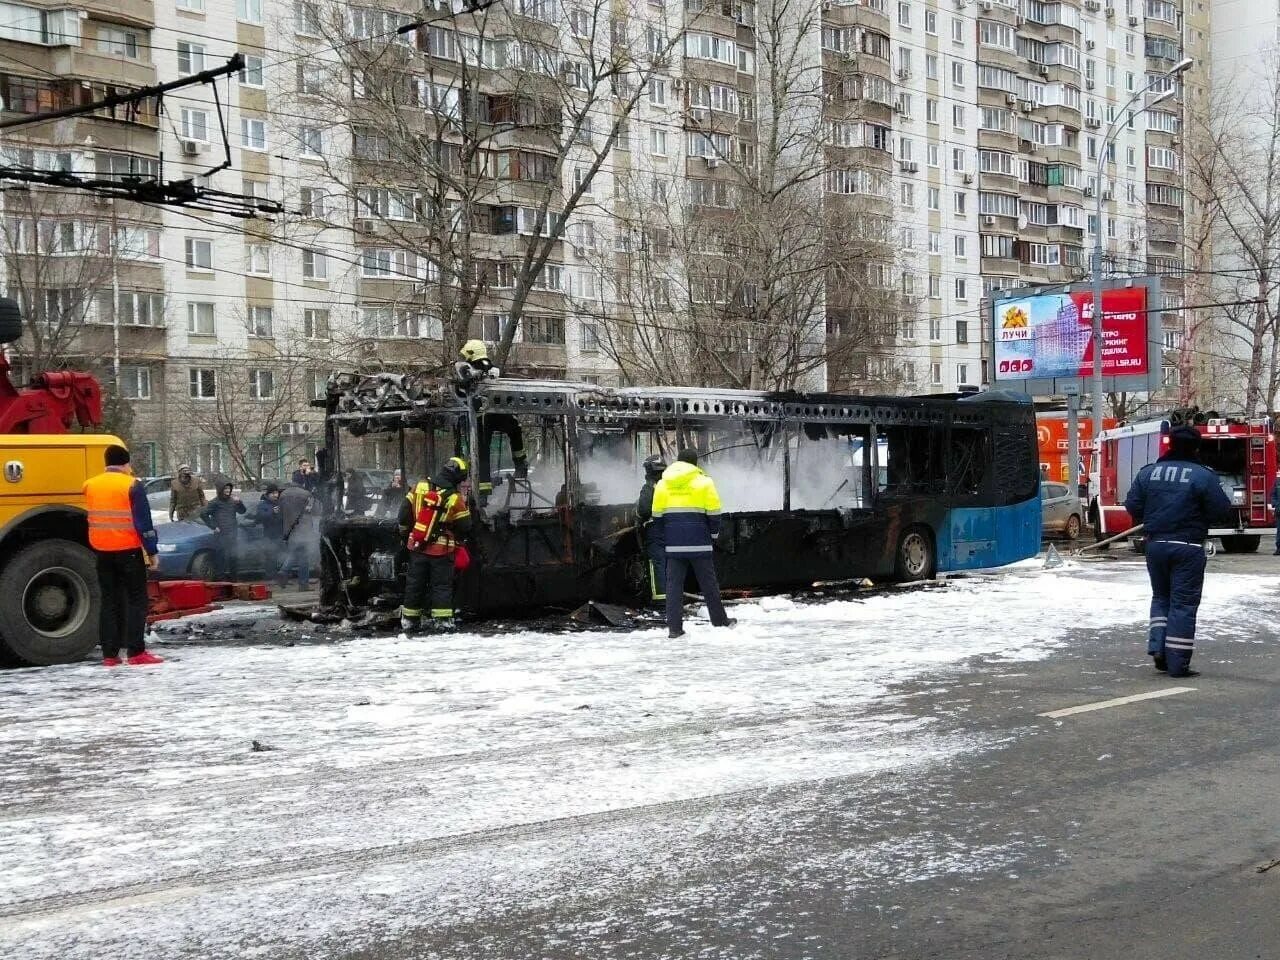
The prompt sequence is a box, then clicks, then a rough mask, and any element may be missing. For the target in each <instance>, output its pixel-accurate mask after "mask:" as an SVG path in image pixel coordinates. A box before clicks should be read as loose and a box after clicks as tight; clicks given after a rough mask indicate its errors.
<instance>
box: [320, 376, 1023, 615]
mask: <svg viewBox="0 0 1280 960" xmlns="http://www.w3.org/2000/svg"><path fill="white" fill-rule="evenodd" d="M325 402H326V412H327V416H326V431H325V439H326V450H327V454H328V455H327V456H326V458H325V460H326V467H325V469H326V471H327V476H328V479H329V482H328V484H327V485H326V489H328V490H329V491H330V497H329V503H330V507H331V513H330V516H329V517H328V518H327V519H326V521H325V524H324V544H325V549H324V550H323V551H322V598H321V600H322V604H323V605H325V606H328V607H330V608H335V609H339V610H342V611H346V612H355V611H357V610H359V609H361V608H365V607H373V608H375V609H376V608H383V609H389V608H391V607H393V606H394V605H396V604H398V603H399V598H400V594H401V591H402V590H403V581H404V564H405V559H406V558H405V551H404V549H403V546H402V544H403V535H402V534H401V532H400V531H399V530H398V528H397V525H396V521H395V507H394V505H392V512H391V515H390V516H383V517H380V518H375V517H367V516H343V515H342V514H341V513H340V512H339V511H337V510H334V509H332V508H334V507H336V505H337V504H340V503H341V495H342V488H341V476H342V468H343V444H342V440H343V435H344V434H345V435H350V436H353V437H362V436H368V435H375V436H378V435H380V436H383V437H388V438H394V442H393V449H395V448H398V451H399V457H400V460H401V465H402V468H403V469H404V470H405V474H404V475H405V478H406V482H407V483H412V482H413V481H414V480H416V479H417V478H419V477H421V476H423V475H427V474H430V473H431V472H432V471H434V470H435V469H437V468H438V466H439V464H440V462H441V461H443V460H444V459H445V458H447V457H448V456H450V455H453V454H461V455H463V456H466V457H468V458H469V460H470V461H471V462H472V464H473V474H474V477H473V483H472V485H471V493H470V499H471V507H472V512H473V515H474V517H475V519H476V523H475V526H474V534H473V543H472V547H473V549H472V556H473V564H472V566H471V568H470V569H469V570H468V571H466V572H465V573H464V574H462V575H461V576H460V579H459V583H458V590H457V593H456V597H457V603H458V607H459V609H460V610H462V611H463V612H465V613H470V614H496V613H502V612H528V611H530V610H534V609H539V608H548V607H571V606H575V605H577V604H579V603H581V602H584V601H586V600H588V599H595V600H609V601H613V602H622V603H635V602H639V601H642V600H643V599H644V596H645V593H644V592H645V589H646V586H647V577H646V575H645V561H644V548H643V543H642V539H641V533H640V530H639V528H638V527H637V525H636V517H635V500H636V496H637V495H638V493H639V490H640V486H641V484H642V483H643V471H642V468H641V461H642V460H643V459H644V457H645V456H647V455H649V454H650V453H661V454H663V455H665V456H666V457H667V458H668V460H669V459H671V458H673V457H674V456H675V451H676V449H677V448H678V447H681V446H686V445H693V446H697V447H699V448H700V449H701V450H702V451H703V452H704V459H703V466H704V468H705V469H706V470H707V471H708V472H709V473H710V474H711V475H712V477H713V478H715V479H716V480H717V482H718V483H719V484H720V485H721V499H722V500H723V501H724V509H725V513H724V516H723V532H722V534H721V536H720V538H719V542H718V544H717V547H716V566H717V569H718V571H719V575H720V580H721V585H722V587H723V588H725V589H729V590H732V589H735V588H751V589H778V590H782V589H795V588H802V587H805V586H808V585H810V584H812V583H813V582H815V581H823V580H843V579H849V578H856V577H871V578H873V579H888V578H895V579H899V580H919V579H925V578H928V577H931V576H933V575H934V574H935V573H936V572H937V571H939V570H960V569H970V568H977V567H988V566H997V565H1000V564H1003V563H1009V562H1012V561H1015V560H1019V559H1023V558H1025V557H1029V556H1034V555H1035V553H1036V552H1037V550H1038V549H1039V546H1040V501H1039V495H1038V484H1039V470H1038V456H1037V447H1036V433H1035V416H1034V411H1033V409H1032V407H1031V405H1030V404H1029V403H1026V402H1025V401H1020V400H1018V399H1017V398H1014V397H1012V396H1010V395H1007V394H995V393H984V394H975V395H969V396H946V397H905V398H904V397H857V396H840V395H834V394H796V393H785V394H784V393H776V394H772V393H755V392H747V391H733V390H715V389H691V388H657V387H654V388H618V389H612V388H607V387H600V386H596V385H593V384H587V383H568V382H562V381H531V380H502V379H491V380H485V379H480V380H475V381H471V382H469V383H463V382H460V381H457V380H453V379H447V380H446V379H419V378H414V377H407V376H394V375H388V374H380V375H375V376H358V375H346V374H344V375H339V376H335V377H334V378H333V379H332V380H331V382H330V385H329V391H328V396H327V399H326V401H325ZM522 421H523V422H522ZM414 431H422V434H421V437H420V438H418V439H417V440H416V441H415V442H414V443H413V444H412V445H410V444H407V443H406V436H407V435H408V434H410V433H412V432H414ZM495 440H496V445H497V447H498V449H497V451H496V454H497V455H496V458H495V456H494V453H495V451H494V445H495ZM504 445H505V446H506V447H507V449H508V454H507V456H509V450H510V447H511V446H512V445H514V446H515V447H516V448H517V449H518V448H519V447H521V446H525V445H529V446H530V447H531V448H532V449H531V450H530V454H531V461H530V470H531V472H530V475H529V476H528V477H527V478H523V477H520V476H516V475H515V474H516V473H517V472H519V471H515V470H512V469H510V468H504V467H503V463H502V461H503V456H504V454H503V450H502V448H503V446H504ZM735 450H738V451H745V452H744V453H740V454H733V453H732V452H731V451H735ZM731 473H732V474H733V475H734V477H735V478H736V479H737V480H738V481H740V482H739V483H738V488H739V495H738V496H735V494H734V491H733V490H726V489H725V481H726V480H727V479H729V476H728V475H729V474H731ZM815 474H817V475H819V481H820V482H819V483H818V484H817V486H818V487H819V489H818V491H817V493H814V492H813V490H812V489H811V488H812V487H813V486H814V484H813V483H809V484H807V485H806V481H808V480H812V478H813V477H814V476H815ZM739 475H740V476H739ZM619 476H621V480H620V481H619ZM600 478H604V479H600ZM489 480H493V481H494V487H493V490H492V491H491V492H490V491H489V490H488V489H487V486H488V484H487V483H485V481H489ZM597 480H600V482H597ZM743 481H744V482H743ZM619 482H620V483H621V485H622V487H621V490H619ZM557 483H558V484H559V488H558V489H555V490H554V493H553V489H554V488H555V487H556V485H557ZM482 484H483V485H484V486H485V487H486V489H485V490H483V491H482V490H481V485H482ZM605 488H609V489H605ZM827 489H830V490H831V493H830V495H828V496H826V497H825V498H824V497H823V496H822V495H821V494H822V491H823V490H827ZM748 501H750V502H748ZM743 507H746V509H743Z"/></svg>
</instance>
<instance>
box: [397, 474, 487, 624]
mask: <svg viewBox="0 0 1280 960" xmlns="http://www.w3.org/2000/svg"><path fill="white" fill-rule="evenodd" d="M466 479H467V462H466V461H465V460H463V459H462V458H461V457H450V458H449V460H448V462H447V463H445V465H444V467H443V468H442V469H441V470H440V472H439V474H438V475H437V477H436V478H434V479H433V478H431V477H428V478H427V479H425V480H421V481H419V482H418V483H417V484H415V485H414V487H413V489H412V490H410V491H409V493H408V494H407V495H406V496H405V499H404V503H402V504H401V506H400V516H399V524H400V530H401V531H402V532H403V533H404V534H405V535H406V538H407V540H406V546H407V547H408V548H409V569H408V571H407V573H406V574H405V584H404V603H403V605H402V606H401V607H400V629H401V630H403V631H404V632H405V633H406V634H408V633H412V632H413V631H415V630H417V629H419V627H420V626H421V624H422V611H423V606H424V604H425V603H426V602H427V599H428V596H429V597H430V600H431V618H430V622H431V627H432V629H433V630H437V631H446V630H453V629H455V627H456V624H455V622H454V618H453V569H454V560H455V556H456V554H457V552H458V547H459V542H458V541H459V538H461V537H465V536H466V535H467V533H468V532H470V530H471V513H470V511H469V510H468V509H467V498H466V496H465V495H464V494H463V493H462V491H461V490H460V489H459V488H460V487H461V485H462V482H463V481H464V480H466Z"/></svg>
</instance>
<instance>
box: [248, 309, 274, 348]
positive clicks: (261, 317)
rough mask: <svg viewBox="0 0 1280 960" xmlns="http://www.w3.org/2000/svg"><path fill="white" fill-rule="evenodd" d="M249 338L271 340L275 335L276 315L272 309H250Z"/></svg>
mask: <svg viewBox="0 0 1280 960" xmlns="http://www.w3.org/2000/svg"><path fill="white" fill-rule="evenodd" d="M248 319H249V322H248V328H249V336H251V337H257V338H258V339H259V340H270V339H271V337H272V336H273V335H274V334H273V331H274V326H275V324H274V314H273V310H272V308H271V307H264V306H252V307H250V308H249V317H248Z"/></svg>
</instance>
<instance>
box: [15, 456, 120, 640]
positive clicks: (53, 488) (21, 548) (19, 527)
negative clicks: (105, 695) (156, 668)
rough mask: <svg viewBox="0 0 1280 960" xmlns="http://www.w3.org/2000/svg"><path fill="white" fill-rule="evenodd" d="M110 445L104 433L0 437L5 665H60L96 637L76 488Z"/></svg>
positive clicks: (92, 574) (92, 570) (90, 566)
mask: <svg viewBox="0 0 1280 960" xmlns="http://www.w3.org/2000/svg"><path fill="white" fill-rule="evenodd" d="M112 444H121V441H120V440H119V439H118V438H117V437H113V436H110V435H108V434H0V463H2V464H3V480H0V558H3V559H0V659H3V660H4V661H5V662H7V663H9V664H12V665H19V666H46V665H48V664H53V663H66V662H68V661H72V660H78V659H80V658H82V657H84V656H85V655H86V654H88V653H89V651H90V650H92V649H93V646H94V644H96V643H97V642H98V611H99V607H100V597H99V593H98V577H97V572H96V560H95V557H94V554H93V551H92V550H90V549H89V541H88V524H87V521H86V514H85V502H84V494H83V493H82V489H81V488H82V487H83V486H84V482H85V480H87V479H88V478H89V477H91V476H94V475H96V474H99V473H101V472H102V470H103V468H104V463H105V453H106V448H107V447H108V446H110V445H112ZM121 445H123V444H121Z"/></svg>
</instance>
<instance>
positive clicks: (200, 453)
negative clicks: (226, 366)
mask: <svg viewBox="0 0 1280 960" xmlns="http://www.w3.org/2000/svg"><path fill="white" fill-rule="evenodd" d="M210 372H211V373H212V371H210ZM191 462H192V465H193V466H194V467H195V468H196V473H197V474H199V475H200V476H203V477H212V476H213V475H214V474H218V473H221V472H222V446H221V444H217V443H197V444H196V455H195V456H194V457H193V458H192V461H191Z"/></svg>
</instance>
